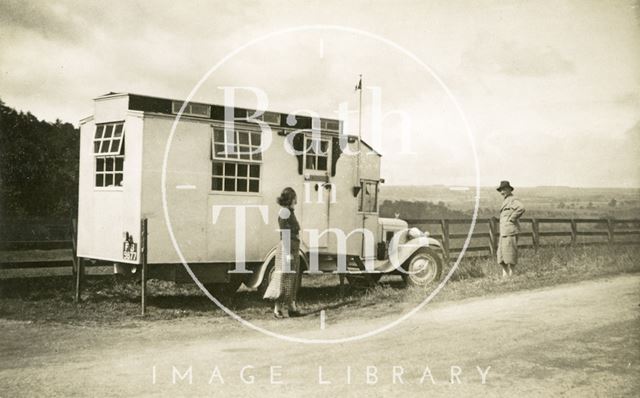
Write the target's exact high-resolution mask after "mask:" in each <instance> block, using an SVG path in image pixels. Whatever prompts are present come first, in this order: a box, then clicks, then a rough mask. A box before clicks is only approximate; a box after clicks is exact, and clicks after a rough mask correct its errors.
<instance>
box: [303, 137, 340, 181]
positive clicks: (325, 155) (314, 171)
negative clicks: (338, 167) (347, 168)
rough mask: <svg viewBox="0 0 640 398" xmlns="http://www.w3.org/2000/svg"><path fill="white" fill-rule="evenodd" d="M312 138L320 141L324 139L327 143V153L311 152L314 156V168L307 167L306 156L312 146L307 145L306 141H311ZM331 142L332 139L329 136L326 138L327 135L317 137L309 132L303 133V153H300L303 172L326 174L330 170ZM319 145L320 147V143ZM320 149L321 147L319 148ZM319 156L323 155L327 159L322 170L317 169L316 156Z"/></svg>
mask: <svg viewBox="0 0 640 398" xmlns="http://www.w3.org/2000/svg"><path fill="white" fill-rule="evenodd" d="M314 139H318V140H320V141H321V142H322V141H324V142H326V143H327V153H326V154H318V153H313V154H312V155H313V156H314V157H315V163H314V164H315V166H316V168H315V169H309V168H307V156H308V153H309V152H308V151H309V150H310V149H311V148H312V147H311V146H309V145H308V142H310V141H313V140H314ZM331 143H332V140H331V138H327V137H322V136H320V137H319V138H317V137H314V136H313V135H310V134H305V135H304V143H303V149H304V151H303V155H302V169H303V171H304V172H305V173H314V174H327V173H329V172H331V160H332V155H333V154H332V153H331V152H332V150H331ZM320 146H321V147H322V144H320ZM320 149H322V148H320ZM320 157H324V158H326V159H327V167H326V169H324V170H318V169H317V166H318V158H320Z"/></svg>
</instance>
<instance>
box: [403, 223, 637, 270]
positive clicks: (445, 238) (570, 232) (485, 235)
mask: <svg viewBox="0 0 640 398" xmlns="http://www.w3.org/2000/svg"><path fill="white" fill-rule="evenodd" d="M406 221H407V222H408V223H409V225H411V226H436V230H435V231H433V233H430V234H429V235H430V236H431V237H433V238H435V239H438V240H440V241H441V242H442V247H443V251H444V256H445V258H446V260H449V259H450V258H451V255H452V254H454V253H459V252H460V251H462V247H463V245H462V242H460V245H454V244H452V242H451V241H452V240H463V239H467V237H469V232H468V230H467V232H466V233H462V232H459V231H458V232H451V229H452V226H453V227H455V226H465V225H469V226H470V225H471V220H469V219H440V218H417V219H409V220H406ZM519 221H520V224H521V226H523V227H526V226H527V225H529V228H523V232H521V233H520V234H519V237H520V238H529V239H530V243H527V241H526V240H524V241H523V240H522V239H520V240H519V243H518V247H522V248H532V249H534V250H538V249H539V248H540V247H545V246H557V245H558V244H565V245H568V246H575V245H614V244H638V243H640V241H638V240H633V241H629V240H619V239H616V237H623V236H624V237H629V236H640V219H635V218H634V219H611V218H609V219H607V218H521V219H520V220H519ZM498 224H499V220H498V219H497V218H496V217H492V218H478V219H476V221H475V229H474V231H473V233H472V234H471V242H470V243H473V245H469V246H468V247H467V249H466V251H467V252H485V254H487V255H495V253H496V251H497V250H498V238H499V236H500V235H499V228H498ZM549 224H552V225H554V226H555V227H557V226H558V225H565V226H567V227H568V228H567V229H566V230H562V231H558V230H541V229H540V227H541V225H549ZM583 224H591V227H592V228H591V229H590V230H584V229H579V228H578V225H583ZM482 226H486V228H487V229H488V231H487V232H482V231H479V230H478V229H479V228H481V227H482ZM527 229H530V231H527ZM428 230H429V229H428ZM429 232H431V230H429ZM581 236H582V237H605V238H606V239H605V240H596V241H579V239H578V238H579V237H581ZM561 237H562V238H569V241H568V242H561V243H558V242H557V241H556V242H553V243H550V242H542V239H541V238H561ZM479 239H484V240H485V244H484V245H478V244H477V243H478V240H479Z"/></svg>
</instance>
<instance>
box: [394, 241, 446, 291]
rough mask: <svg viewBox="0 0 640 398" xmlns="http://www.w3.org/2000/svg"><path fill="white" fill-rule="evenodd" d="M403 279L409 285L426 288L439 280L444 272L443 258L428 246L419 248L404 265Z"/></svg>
mask: <svg viewBox="0 0 640 398" xmlns="http://www.w3.org/2000/svg"><path fill="white" fill-rule="evenodd" d="M402 268H403V269H404V271H405V272H404V273H402V279H403V280H404V282H405V284H406V286H407V287H411V288H425V287H427V286H429V285H430V284H432V283H434V282H436V281H439V280H440V276H441V274H442V260H441V259H440V256H438V253H437V252H436V251H435V250H433V249H429V248H426V247H423V248H420V249H418V250H417V251H416V252H415V253H413V254H412V255H411V257H409V259H408V260H407V261H405V263H404V264H403V265H402Z"/></svg>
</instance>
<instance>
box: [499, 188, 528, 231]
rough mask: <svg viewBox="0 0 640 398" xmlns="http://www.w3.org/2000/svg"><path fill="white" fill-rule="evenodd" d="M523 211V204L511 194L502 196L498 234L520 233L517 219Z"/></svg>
mask: <svg viewBox="0 0 640 398" xmlns="http://www.w3.org/2000/svg"><path fill="white" fill-rule="evenodd" d="M522 213H524V206H523V205H522V202H520V200H519V199H517V198H516V197H515V196H513V195H509V196H507V197H506V198H504V202H502V207H501V208H500V236H512V235H517V234H518V233H520V223H518V219H519V218H520V217H521V216H522Z"/></svg>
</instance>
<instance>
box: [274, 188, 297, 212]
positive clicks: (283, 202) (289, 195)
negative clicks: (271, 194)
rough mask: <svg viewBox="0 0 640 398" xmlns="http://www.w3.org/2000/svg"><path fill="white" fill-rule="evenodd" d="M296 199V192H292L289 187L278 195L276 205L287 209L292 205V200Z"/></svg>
mask: <svg viewBox="0 0 640 398" xmlns="http://www.w3.org/2000/svg"><path fill="white" fill-rule="evenodd" d="M295 198H296V191H294V190H293V188H291V187H286V188H285V189H283V190H282V193H281V194H280V196H278V199H277V201H278V204H279V205H280V206H283V207H289V206H291V203H293V199H295Z"/></svg>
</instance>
